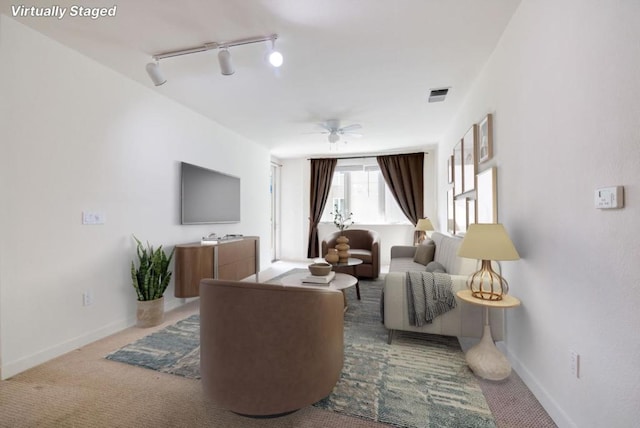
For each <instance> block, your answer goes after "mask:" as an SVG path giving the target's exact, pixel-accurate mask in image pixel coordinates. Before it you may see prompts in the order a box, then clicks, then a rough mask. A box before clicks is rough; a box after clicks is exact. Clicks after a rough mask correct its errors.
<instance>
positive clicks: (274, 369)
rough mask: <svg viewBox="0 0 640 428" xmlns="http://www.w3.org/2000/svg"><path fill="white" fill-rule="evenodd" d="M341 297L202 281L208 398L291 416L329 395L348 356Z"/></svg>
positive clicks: (241, 409)
mask: <svg viewBox="0 0 640 428" xmlns="http://www.w3.org/2000/svg"><path fill="white" fill-rule="evenodd" d="M343 309H344V303H343V296H342V293H340V292H339V291H335V290H327V289H318V288H311V287H309V288H305V287H286V286H283V285H274V284H261V283H255V282H253V283H251V282H236V281H222V280H213V279H203V280H201V281H200V374H201V377H202V388H203V392H204V394H205V396H206V397H207V398H209V399H211V400H212V401H213V402H214V403H216V404H217V405H219V406H221V407H223V408H225V409H228V410H231V411H232V412H235V413H238V414H241V415H246V416H274V415H281V414H286V413H290V412H292V411H295V410H298V409H300V408H302V407H304V406H308V405H310V404H313V403H315V402H317V401H319V400H321V399H322V398H324V397H326V396H328V395H329V394H330V393H331V391H332V390H333V388H334V386H335V385H336V383H337V381H338V379H339V378H340V373H341V371H342V365H343V359H344V342H343V340H344V339H343V322H344V314H343Z"/></svg>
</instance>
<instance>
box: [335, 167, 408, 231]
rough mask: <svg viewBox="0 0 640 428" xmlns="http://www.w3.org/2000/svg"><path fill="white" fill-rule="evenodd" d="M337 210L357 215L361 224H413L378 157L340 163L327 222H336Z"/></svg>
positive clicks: (354, 216)
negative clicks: (397, 197) (396, 198)
mask: <svg viewBox="0 0 640 428" xmlns="http://www.w3.org/2000/svg"><path fill="white" fill-rule="evenodd" d="M336 207H337V210H338V211H339V212H342V213H345V214H348V213H353V220H354V221H355V222H356V223H359V224H409V220H407V218H406V217H405V215H404V214H403V213H402V210H401V209H400V207H399V206H398V203H397V202H396V200H395V199H394V197H393V195H392V194H391V192H390V191H389V189H388V188H387V185H386V183H385V181H384V177H383V176H382V173H381V172H380V168H379V167H378V164H377V162H376V160H375V159H374V158H366V159H340V160H338V164H337V166H336V170H335V172H334V173H333V180H332V182H331V190H330V192H329V197H328V198H327V204H326V206H325V209H324V212H323V214H322V221H323V222H329V223H331V222H333V215H332V214H331V213H333V212H335V210H336Z"/></svg>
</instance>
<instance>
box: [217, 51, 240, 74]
mask: <svg viewBox="0 0 640 428" xmlns="http://www.w3.org/2000/svg"><path fill="white" fill-rule="evenodd" d="M218 62H219V63H220V72H221V73H222V75H223V76H231V75H232V74H233V73H235V72H236V70H235V69H234V68H233V63H232V62H231V52H229V50H228V49H227V48H222V49H220V51H219V52H218Z"/></svg>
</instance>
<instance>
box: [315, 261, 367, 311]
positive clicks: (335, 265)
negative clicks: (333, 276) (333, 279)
mask: <svg viewBox="0 0 640 428" xmlns="http://www.w3.org/2000/svg"><path fill="white" fill-rule="evenodd" d="M314 263H327V261H326V260H325V259H323V258H317V259H315V260H314ZM330 264H331V266H333V270H334V271H335V272H336V273H338V271H336V270H335V268H350V269H349V272H350V275H352V276H354V277H356V280H357V276H356V266H358V265H361V264H362V260H361V259H356V258H355V257H349V258H348V259H347V261H346V262H342V263H340V262H338V263H330ZM356 296H358V300H360V284H359V283H357V282H356Z"/></svg>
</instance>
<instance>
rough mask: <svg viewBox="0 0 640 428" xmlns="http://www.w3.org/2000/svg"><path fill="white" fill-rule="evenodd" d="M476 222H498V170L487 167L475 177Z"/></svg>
mask: <svg viewBox="0 0 640 428" xmlns="http://www.w3.org/2000/svg"><path fill="white" fill-rule="evenodd" d="M476 182H477V183H476V184H477V188H476V210H477V213H476V222H478V223H497V222H498V186H497V182H498V171H497V168H496V167H493V168H488V169H486V170H484V171H482V172H480V173H478V175H477V177H476Z"/></svg>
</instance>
